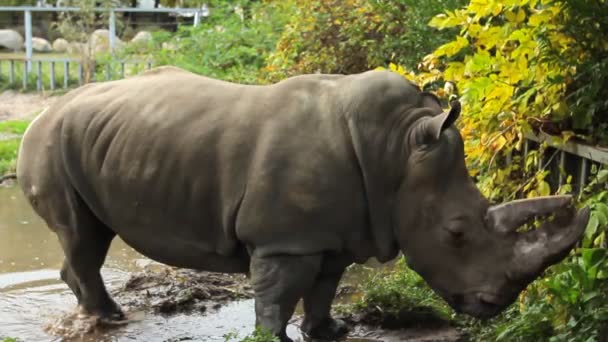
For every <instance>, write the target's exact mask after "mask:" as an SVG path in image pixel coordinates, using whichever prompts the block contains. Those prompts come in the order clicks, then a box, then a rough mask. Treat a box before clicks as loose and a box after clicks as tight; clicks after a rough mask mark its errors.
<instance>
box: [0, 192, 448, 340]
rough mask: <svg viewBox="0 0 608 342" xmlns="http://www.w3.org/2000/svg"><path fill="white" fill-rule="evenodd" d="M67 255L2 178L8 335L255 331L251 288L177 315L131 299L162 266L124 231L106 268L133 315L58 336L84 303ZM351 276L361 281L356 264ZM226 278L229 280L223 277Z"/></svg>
mask: <svg viewBox="0 0 608 342" xmlns="http://www.w3.org/2000/svg"><path fill="white" fill-rule="evenodd" d="M62 262H63V253H62V251H61V248H60V246H59V243H58V241H57V239H56V237H55V235H54V234H53V233H52V232H51V231H50V230H49V229H48V228H46V226H45V225H44V223H43V221H42V220H41V219H40V218H39V217H37V216H36V214H35V213H34V212H33V211H32V210H31V208H30V207H29V205H28V203H27V202H26V201H25V199H24V198H23V196H22V195H21V192H20V190H19V189H18V188H16V187H13V188H10V187H9V188H7V187H1V186H0V336H11V337H17V338H19V339H20V340H21V341H27V342H30V341H41V342H43V341H146V342H147V341H151V342H152V341H159V342H174V341H175V342H176V341H226V339H225V337H224V335H226V334H228V333H232V332H235V333H237V334H238V336H240V337H243V336H245V335H247V334H249V333H250V332H251V331H253V328H254V323H255V316H254V302H253V300H252V299H242V298H246V297H247V296H241V297H239V296H235V297H230V298H229V299H230V301H224V302H222V306H221V307H219V308H218V307H217V305H207V306H206V307H205V308H204V310H203V309H201V308H200V307H195V308H196V309H195V310H189V311H183V312H182V311H179V310H177V311H172V312H171V314H170V315H167V314H163V313H162V312H161V311H162V310H151V309H150V308H148V310H146V309H142V308H139V307H136V306H130V305H129V303H128V298H126V297H124V296H121V293H120V292H121V291H123V290H124V286H125V284H126V283H127V281H128V280H129V279H130V277H131V275H132V274H134V273H138V272H139V273H141V272H143V271H144V270H149V269H154V268H155V267H157V268H159V269H160V267H161V266H160V265H159V264H156V263H154V262H152V261H151V260H150V259H147V258H146V257H144V256H142V255H141V254H139V253H137V252H136V251H134V250H133V249H132V248H130V247H129V246H127V245H126V244H125V243H124V242H123V241H121V240H120V239H118V238H116V239H115V240H114V242H113V243H112V246H111V248H110V252H109V254H108V257H107V259H106V262H105V265H104V267H103V268H102V276H103V278H104V281H105V283H106V286H108V289H109V290H110V292H112V293H115V295H114V297H115V298H116V299H117V301H118V302H119V303H120V304H121V305H123V307H125V308H127V315H128V317H129V319H130V321H129V323H128V324H125V325H122V326H119V327H112V328H109V329H97V330H95V331H93V332H90V333H88V334H86V335H84V336H71V337H69V338H66V337H65V336H67V335H66V334H63V335H61V337H58V336H54V335H52V334H50V333H49V331H55V332H57V329H55V330H53V329H51V330H49V327H53V324H54V323H56V322H57V321H58V319H60V318H63V319H66V317H68V318H69V317H70V314H73V313H74V312H75V306H76V300H75V298H74V296H73V295H72V293H71V292H70V290H69V289H68V287H67V286H66V285H65V284H64V283H63V282H62V281H61V280H60V279H59V269H60V267H61V264H62ZM176 272H178V271H176ZM348 278H349V279H351V281H353V279H354V281H356V278H357V274H356V272H352V273H351V274H349V275H348ZM218 284H220V286H222V287H225V286H224V285H223V284H222V283H221V282H220V283H218ZM189 286H190V285H189ZM230 291H233V290H230ZM239 291H240V290H239ZM117 292H118V293H117ZM237 297H238V298H237ZM344 297H346V298H347V297H348V295H345V296H344ZM235 298H236V299H235ZM233 299H234V300H233ZM214 302H215V303H217V301H214ZM129 310H131V311H129ZM298 324H299V319H298V318H294V319H292V322H291V324H290V325H289V327H288V332H287V333H288V335H289V336H290V337H291V338H293V339H295V340H296V341H303V338H302V336H301V334H300V331H299V327H298ZM446 331H447V332H446ZM408 334H409V335H408ZM455 334H456V332H455V331H453V329H448V330H445V331H444V330H441V329H440V330H439V331H437V330H436V329H435V330H434V331H428V332H425V331H424V330H420V329H417V330H415V331H410V332H404V331H401V332H382V331H378V330H373V329H371V330H370V329H369V328H363V327H356V328H355V329H354V330H353V332H352V334H351V335H357V336H359V337H354V336H353V337H352V338H349V339H348V341H351V342H354V341H358V342H363V341H387V342H390V341H455V340H457V339H458V335H457V334H456V335H455ZM455 336H456V337H455ZM230 341H237V340H236V339H233V340H230Z"/></svg>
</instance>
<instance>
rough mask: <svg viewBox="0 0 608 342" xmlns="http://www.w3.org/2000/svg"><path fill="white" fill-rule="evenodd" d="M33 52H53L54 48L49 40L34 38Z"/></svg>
mask: <svg viewBox="0 0 608 342" xmlns="http://www.w3.org/2000/svg"><path fill="white" fill-rule="evenodd" d="M32 50H34V51H37V52H51V51H53V48H52V47H51V43H49V41H48V40H46V39H44V38H39V37H32Z"/></svg>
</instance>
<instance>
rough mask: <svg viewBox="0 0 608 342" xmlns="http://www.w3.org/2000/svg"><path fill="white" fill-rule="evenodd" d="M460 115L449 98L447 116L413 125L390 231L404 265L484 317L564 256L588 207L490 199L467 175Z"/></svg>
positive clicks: (461, 308)
mask: <svg viewBox="0 0 608 342" xmlns="http://www.w3.org/2000/svg"><path fill="white" fill-rule="evenodd" d="M419 110H421V111H424V110H431V112H432V108H423V109H419ZM435 110H437V108H435ZM459 113H460V105H459V104H458V102H453V103H452V108H451V110H450V112H449V113H442V114H439V115H420V119H418V120H417V121H416V123H415V124H414V126H413V127H414V128H413V129H412V130H411V132H410V134H409V136H408V145H409V148H408V149H409V152H410V153H409V154H408V155H409V157H408V159H407V168H406V170H405V175H404V176H403V181H402V183H401V185H400V188H399V190H398V198H397V201H396V206H395V208H396V212H395V220H396V232H395V234H396V236H397V240H398V242H399V245H400V247H401V249H402V250H403V252H404V254H405V255H406V259H407V260H408V264H409V265H410V266H411V267H412V268H413V269H414V270H415V271H417V272H418V273H419V274H420V275H421V276H422V277H423V278H424V279H425V280H426V281H427V282H428V283H429V285H430V286H431V287H432V288H433V289H434V290H435V291H436V292H437V293H439V294H440V295H441V296H442V297H443V298H444V299H445V300H446V301H447V302H448V303H449V304H450V306H452V307H453V308H454V309H455V310H456V311H458V312H464V313H467V314H469V315H471V316H475V317H479V318H489V317H492V316H495V315H496V314H498V313H500V312H501V311H502V310H503V309H505V308H506V307H507V306H508V305H509V304H511V303H512V302H513V301H514V300H515V299H516V298H517V295H518V293H519V292H520V291H521V290H522V289H523V288H524V287H525V286H526V285H528V284H529V283H530V282H531V281H532V280H534V279H535V278H536V277H537V276H539V275H540V274H541V273H542V272H543V270H544V269H545V268H546V267H548V266H549V265H551V264H554V263H556V262H558V261H560V260H561V259H563V258H564V257H565V256H566V255H567V254H568V252H569V251H570V250H571V249H572V248H573V246H574V245H575V244H576V242H577V241H578V240H579V239H580V237H581V235H582V233H583V231H584V229H585V226H586V224H587V221H588V219H589V211H588V209H582V210H581V211H579V212H578V213H576V212H575V210H574V209H573V208H572V207H571V197H570V196H550V197H543V198H535V199H530V200H518V201H513V202H508V203H504V204H499V205H492V204H490V203H489V201H488V200H487V199H486V198H484V197H483V196H482V195H481V193H480V192H479V190H478V189H477V188H476V186H475V184H474V183H473V180H472V179H471V177H470V176H469V174H468V172H467V169H466V166H465V156H464V145H463V141H462V137H461V136H460V134H459V131H458V130H457V129H456V128H455V127H454V126H453V125H452V124H453V123H454V121H455V120H456V118H457V117H458V115H459ZM419 114H420V113H419ZM548 215H552V216H554V219H553V220H548V219H547V220H546V222H545V223H544V224H543V225H542V226H541V227H540V228H539V229H534V230H529V231H527V232H518V231H517V229H518V228H519V227H520V226H522V225H523V224H524V223H526V222H528V221H530V220H532V219H533V218H534V217H535V216H548Z"/></svg>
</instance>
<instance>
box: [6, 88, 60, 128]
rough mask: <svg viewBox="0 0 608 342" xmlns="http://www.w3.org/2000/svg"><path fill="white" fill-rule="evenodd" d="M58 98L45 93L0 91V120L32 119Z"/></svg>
mask: <svg viewBox="0 0 608 342" xmlns="http://www.w3.org/2000/svg"><path fill="white" fill-rule="evenodd" d="M58 98H59V97H58V96H52V95H50V94H46V93H20V92H17V91H14V90H7V91H4V92H2V93H0V121H4V120H21V119H32V118H34V117H35V116H36V114H38V113H39V112H40V111H41V110H43V109H44V108H46V107H48V106H50V105H51V104H53V103H54V102H55V101H56V100H57V99H58Z"/></svg>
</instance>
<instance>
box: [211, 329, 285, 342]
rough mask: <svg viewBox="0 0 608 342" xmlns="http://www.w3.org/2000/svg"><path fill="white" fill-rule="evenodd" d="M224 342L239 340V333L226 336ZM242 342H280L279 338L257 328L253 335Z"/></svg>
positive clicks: (241, 341)
mask: <svg viewBox="0 0 608 342" xmlns="http://www.w3.org/2000/svg"><path fill="white" fill-rule="evenodd" d="M223 337H224V341H225V342H228V341H233V340H234V339H237V338H238V333H237V332H235V331H232V332H229V333H227V334H225V335H224V336H223ZM239 341H240V342H280V341H279V338H278V337H276V336H274V335H273V334H272V333H271V332H270V331H268V330H266V329H263V328H260V327H257V328H256V329H255V331H254V332H253V333H251V334H250V335H248V336H245V337H244V338H243V339H241V340H239Z"/></svg>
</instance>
